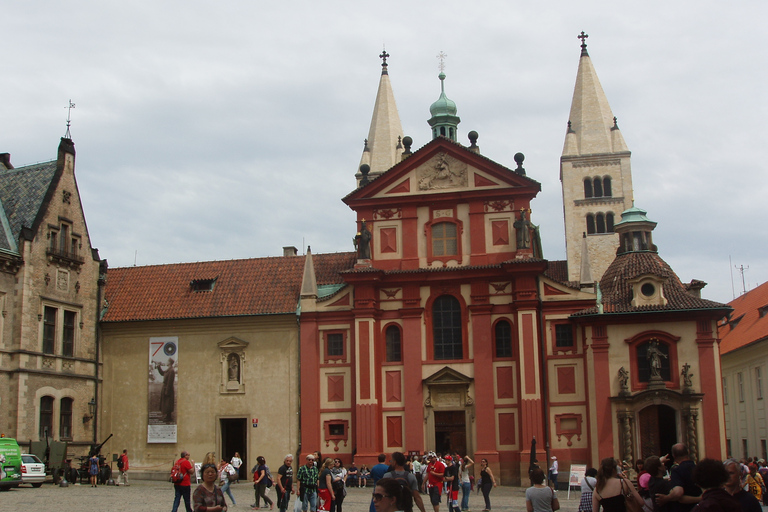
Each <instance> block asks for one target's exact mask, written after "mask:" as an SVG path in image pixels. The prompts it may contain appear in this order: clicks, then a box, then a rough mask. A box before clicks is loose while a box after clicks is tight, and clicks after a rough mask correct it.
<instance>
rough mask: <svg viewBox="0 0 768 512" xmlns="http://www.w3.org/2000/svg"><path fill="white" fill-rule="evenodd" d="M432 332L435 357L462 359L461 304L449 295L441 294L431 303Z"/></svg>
mask: <svg viewBox="0 0 768 512" xmlns="http://www.w3.org/2000/svg"><path fill="white" fill-rule="evenodd" d="M432 334H433V336H434V358H435V359H463V357H464V353H463V345H462V340H461V304H459V301H458V300H457V299H456V297H453V296H451V295H442V296H440V297H438V298H437V299H435V302H434V304H433V305H432Z"/></svg>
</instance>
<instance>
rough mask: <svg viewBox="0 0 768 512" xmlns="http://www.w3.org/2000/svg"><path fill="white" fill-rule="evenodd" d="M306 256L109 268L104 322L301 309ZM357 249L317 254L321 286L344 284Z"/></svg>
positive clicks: (270, 312) (269, 312)
mask: <svg viewBox="0 0 768 512" xmlns="http://www.w3.org/2000/svg"><path fill="white" fill-rule="evenodd" d="M304 259H305V257H304V256H288V257H285V256H283V257H270V258H252V259H246V260H226V261H205V262H201V263H175V264H170V265H151V266H146V267H125V268H114V269H109V272H108V274H107V286H106V291H105V298H106V300H107V303H108V305H109V306H108V308H107V313H106V315H105V316H104V319H103V320H104V321H105V322H127V321H138V320H170V319H179V318H209V317H222V316H243V315H274V314H285V313H293V312H295V311H296V307H297V305H298V300H299V292H300V289H301V279H302V275H303V272H304ZM355 260H356V255H355V253H353V252H345V253H332V254H313V255H312V261H313V262H314V265H315V276H316V279H317V284H318V285H323V284H340V283H343V282H344V280H343V279H342V277H341V276H340V274H339V272H341V271H342V270H347V269H350V268H352V267H353V266H354V264H355ZM206 279H216V283H215V285H214V287H213V290H212V291H199V292H195V291H192V288H191V286H190V282H191V281H193V280H206Z"/></svg>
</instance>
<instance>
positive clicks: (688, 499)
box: [656, 443, 701, 512]
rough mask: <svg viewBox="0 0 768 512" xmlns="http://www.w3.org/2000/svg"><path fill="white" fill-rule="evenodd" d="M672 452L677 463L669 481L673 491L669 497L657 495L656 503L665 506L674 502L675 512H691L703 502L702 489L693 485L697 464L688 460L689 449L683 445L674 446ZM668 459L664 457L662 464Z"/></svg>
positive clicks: (673, 467)
mask: <svg viewBox="0 0 768 512" xmlns="http://www.w3.org/2000/svg"><path fill="white" fill-rule="evenodd" d="M671 452H672V457H673V459H674V461H675V464H674V465H673V466H672V471H671V472H670V474H671V478H670V481H669V483H670V484H671V485H672V490H671V491H669V494H667V495H664V494H657V495H656V503H657V504H658V505H659V506H663V505H666V504H667V503H670V502H674V503H676V508H675V512H691V510H692V509H693V507H695V506H696V504H697V503H698V502H699V501H701V489H700V488H699V487H698V486H697V485H696V484H695V483H693V469H694V468H695V467H696V464H695V463H694V462H693V461H692V460H691V459H689V458H688V448H687V447H686V446H685V445H684V444H682V443H678V444H675V445H672V450H671ZM666 458H667V456H666V455H665V456H664V457H662V458H661V460H662V462H666Z"/></svg>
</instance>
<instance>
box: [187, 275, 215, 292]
mask: <svg viewBox="0 0 768 512" xmlns="http://www.w3.org/2000/svg"><path fill="white" fill-rule="evenodd" d="M217 279H218V277H215V278H213V279H193V280H192V281H190V282H189V287H190V289H191V290H192V291H193V292H212V291H213V287H214V285H215V284H216V280H217Z"/></svg>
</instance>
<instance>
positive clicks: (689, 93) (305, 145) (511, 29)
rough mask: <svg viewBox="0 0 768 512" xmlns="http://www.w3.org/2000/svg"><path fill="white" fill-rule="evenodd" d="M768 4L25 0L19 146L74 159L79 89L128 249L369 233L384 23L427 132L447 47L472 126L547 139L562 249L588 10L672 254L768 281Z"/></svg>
mask: <svg viewBox="0 0 768 512" xmlns="http://www.w3.org/2000/svg"><path fill="white" fill-rule="evenodd" d="M767 14H768V3H766V2H765V1H764V0H755V1H737V2H729V3H727V4H726V3H725V2H716V1H704V0H695V1H674V2H670V1H668V0H666V1H648V0H646V1H644V2H631V3H630V2H616V1H612V2H590V1H579V2H575V1H547V2H520V1H517V2H514V1H510V0H500V1H476V2H467V1H463V2H455V1H442V2H426V1H424V2H421V1H411V2H399V1H389V2H376V3H374V2H363V1H360V0H358V1H338V0H326V1H323V2H318V1H285V2H267V1H245V0H229V1H227V0H225V1H218V2H213V1H208V2H206V1H198V0H185V1H176V0H165V1H157V0H154V1H143V0H135V1H132V2H111V1H104V0H99V1H79V0H72V1H69V2H66V3H62V2H59V1H52V0H38V1H34V2H7V3H6V4H5V5H4V6H3V9H2V17H3V39H4V42H3V45H2V50H0V51H1V52H2V68H3V77H4V80H2V82H1V83H0V152H9V153H11V157H12V162H13V164H14V165H15V166H17V167H18V166H21V165H26V164H31V163H35V162H39V161H46V160H51V159H54V158H55V156H56V147H57V145H58V140H59V138H60V137H61V136H63V135H64V132H65V129H66V126H65V121H66V116H67V110H66V108H65V107H66V105H67V101H68V100H69V99H70V98H71V99H72V101H73V102H74V103H75V104H76V108H75V109H74V110H73V111H72V128H71V133H72V138H73V140H74V142H75V145H76V149H77V178H78V185H79V188H80V193H81V195H82V201H83V204H84V208H85V213H86V217H87V221H88V227H89V232H90V236H91V240H92V243H93V245H94V246H95V247H97V248H99V250H100V254H101V256H102V257H103V258H107V259H108V260H109V264H110V266H111V267H117V266H129V265H133V264H134V262H136V263H137V264H138V265H149V264H157V263H175V262H191V261H206V260H213V259H237V258H249V257H260V256H277V255H280V254H282V249H281V248H282V247H283V246H286V245H295V246H296V247H298V248H299V249H300V251H301V252H303V251H304V249H305V247H306V245H311V246H312V250H313V252H316V253H317V252H338V251H349V250H352V244H351V240H352V237H353V235H354V233H355V231H356V227H355V218H354V214H353V212H352V211H351V210H350V209H349V208H348V207H347V206H346V205H344V204H343V203H342V202H341V200H340V199H341V198H342V197H344V196H345V195H346V194H347V193H349V192H350V191H351V190H352V189H353V188H354V186H355V180H354V174H355V171H356V168H357V164H358V162H359V159H360V152H361V150H362V147H363V139H364V138H365V137H366V136H367V134H368V127H369V124H370V119H371V113H372V110H373V103H374V99H375V95H376V88H377V85H378V80H379V74H380V70H381V67H380V60H379V58H378V54H379V53H380V52H381V49H382V45H384V44H385V45H386V49H387V51H388V52H389V53H390V55H391V57H390V59H389V64H390V65H389V73H390V78H391V81H392V85H393V89H394V93H395V97H396V100H397V105H398V109H399V112H400V117H401V120H402V124H403V130H404V131H405V134H406V135H410V136H411V137H412V138H413V139H414V148H418V147H421V146H422V145H424V144H426V143H427V142H428V141H429V138H430V131H429V126H428V125H427V119H428V117H429V106H430V104H431V103H432V102H433V101H435V100H436V99H437V97H438V96H439V91H440V85H439V80H438V79H437V74H438V67H437V66H438V61H437V59H436V55H437V54H438V53H439V52H440V51H443V52H445V53H446V54H447V55H448V57H447V59H446V70H445V72H446V74H447V80H446V93H447V95H448V97H449V98H451V99H452V100H454V101H455V102H456V104H457V106H458V109H459V115H460V116H461V119H462V122H461V124H460V125H459V132H460V139H459V140H460V142H462V143H467V139H466V134H467V133H468V132H469V131H470V130H476V131H477V132H478V133H479V134H480V138H479V141H478V144H479V145H480V148H481V152H482V153H483V154H484V155H486V156H488V157H489V158H492V159H494V160H496V161H497V162H499V163H501V164H503V165H506V166H507V167H511V168H514V167H515V163H514V160H513V158H512V157H513V155H514V154H515V153H516V152H518V151H520V152H523V153H524V154H525V155H526V160H525V168H526V170H527V173H528V176H529V177H531V178H533V179H535V180H538V181H539V182H541V184H542V191H541V193H540V194H539V196H538V198H537V199H535V200H534V202H533V204H532V208H533V217H532V220H533V221H534V223H536V224H539V225H540V226H541V233H542V238H543V243H544V255H545V257H546V258H548V259H551V260H555V259H564V258H565V242H564V235H563V233H564V228H563V220H562V194H561V188H560V182H559V178H558V173H559V158H560V154H561V152H562V146H563V140H564V135H565V130H566V122H567V121H568V113H569V109H570V102H571V97H572V94H573V86H574V81H575V77H576V69H577V67H578V60H579V52H580V50H579V44H580V42H579V40H578V39H577V38H576V36H577V35H578V34H579V32H580V31H582V30H584V31H585V32H587V33H588V34H589V39H588V41H587V42H588V45H589V53H590V56H591V58H592V61H593V63H594V65H595V68H596V70H597V73H598V75H599V77H600V80H601V82H602V85H603V89H604V90H605V92H606V95H607V96H608V100H609V102H610V104H611V107H612V110H613V113H614V115H616V116H617V117H618V123H619V126H620V128H621V130H622V133H623V135H624V138H625V140H626V142H627V145H628V146H629V149H630V150H631V151H632V170H633V182H634V197H635V203H636V205H637V206H639V207H641V208H643V209H646V210H647V211H648V217H649V218H651V219H652V220H655V221H657V222H658V226H657V228H656V230H655V232H654V241H655V242H656V244H657V245H658V247H659V253H660V255H661V256H662V257H663V258H664V259H665V260H666V261H667V262H668V263H669V264H670V265H671V266H672V268H673V269H674V270H675V271H676V272H677V274H678V275H679V276H680V278H681V279H682V280H683V281H690V280H691V279H693V278H696V279H701V280H703V281H706V282H708V283H709V286H708V287H707V288H705V289H704V290H703V296H704V297H706V298H710V299H715V300H720V301H729V300H731V299H732V297H733V292H732V290H733V289H735V290H736V294H737V295H738V294H739V293H740V290H741V287H742V284H741V277H740V274H739V273H738V272H737V271H736V270H735V269H733V266H735V265H744V266H745V267H746V266H748V267H749V269H748V270H747V271H746V273H745V279H746V283H747V284H746V286H747V289H750V288H754V287H755V286H756V285H757V284H758V283H762V282H764V281H766V280H768V257H767V255H768V219H767V218H766V208H765V204H766V202H768V180H766V177H765V175H766V172H765V162H766V157H765V144H766V141H767V140H768V137H767V136H766V135H767V134H768V128H767V127H768V108H766V107H767V106H768V102H767V101H766V84H768V66H767V65H766V64H767V62H766V48H768V41H767V39H768V37H767V36H766V34H768V31H766V30H765V26H764V25H765V23H766V21H767V20H768V17H767V16H766V15H767ZM729 258H731V260H732V261H731V262H730V263H729ZM731 270H733V282H734V284H733V287H732V277H731Z"/></svg>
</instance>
